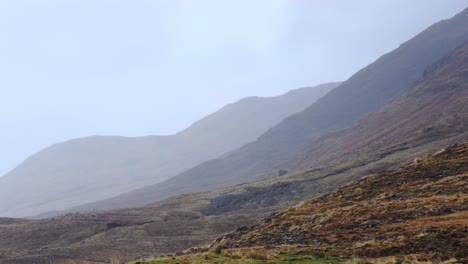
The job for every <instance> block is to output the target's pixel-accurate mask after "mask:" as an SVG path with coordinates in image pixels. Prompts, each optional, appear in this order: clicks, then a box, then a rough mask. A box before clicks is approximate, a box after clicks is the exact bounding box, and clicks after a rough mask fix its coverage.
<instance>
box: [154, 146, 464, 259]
mask: <svg viewBox="0 0 468 264" xmlns="http://www.w3.org/2000/svg"><path fill="white" fill-rule="evenodd" d="M467 190H468V143H465V144H461V145H453V146H451V147H448V148H447V149H444V150H443V151H439V152H437V153H435V154H433V155H430V156H427V157H425V158H422V159H416V160H414V161H413V162H412V163H410V164H407V165H405V166H403V167H400V168H398V169H395V170H389V171H384V172H382V173H379V174H377V175H371V176H368V177H364V178H362V179H360V180H358V181H356V182H354V183H352V184H349V185H347V186H345V187H343V188H340V189H339V190H338V191H335V192H331V193H328V194H326V195H323V196H321V197H318V198H316V199H313V200H310V201H307V202H304V203H301V204H299V205H297V206H294V207H291V208H289V209H288V210H287V211H285V212H282V213H280V214H273V215H271V216H270V217H267V218H265V219H263V220H261V221H260V222H258V223H257V224H255V225H253V226H251V227H242V228H239V229H237V231H235V232H232V233H229V234H227V235H225V236H223V237H220V238H218V239H217V240H216V241H215V242H213V243H212V244H211V245H209V246H208V247H206V248H198V249H192V250H189V251H187V252H196V251H206V250H212V252H218V253H219V252H224V254H225V256H226V258H228V259H229V256H235V257H236V258H235V259H245V258H249V256H247V255H245V254H242V253H243V252H249V250H247V249H246V248H251V249H253V250H254V251H257V254H256V256H257V259H260V258H258V256H259V255H260V256H263V258H264V259H265V260H267V259H268V258H269V257H270V258H273V259H274V258H275V255H278V254H279V252H280V251H282V252H285V251H288V250H289V251H290V250H291V249H294V250H297V249H300V250H298V251H296V255H297V256H296V259H297V260H299V259H301V258H304V257H306V256H308V257H311V256H322V257H324V256H341V257H352V258H357V259H366V260H367V261H369V260H372V259H374V260H375V259H378V258H386V259H387V261H389V260H390V259H389V257H393V258H394V261H398V262H403V261H415V260H418V261H432V262H433V263H434V262H440V261H448V260H450V261H452V262H453V261H456V262H458V263H466V261H468V255H467V253H468V252H467V251H466V249H467V245H468V239H467V238H468V236H467V224H468V220H467V219H468V211H467V205H468V204H467V201H466V200H467V199H468V192H467ZM250 252H251V250H250ZM236 253H237V254H236ZM196 258H197V256H193V255H192V256H186V257H183V258H182V259H180V258H179V259H175V260H174V263H175V262H180V261H181V260H183V261H184V263H190V260H191V259H196ZM206 259H210V258H206ZM239 262H242V261H239ZM244 262H246V261H245V260H244ZM154 263H172V262H170V261H167V262H164V261H163V260H161V261H160V262H158V261H155V262H154ZM206 263H213V262H210V261H206Z"/></svg>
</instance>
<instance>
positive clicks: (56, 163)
mask: <svg viewBox="0 0 468 264" xmlns="http://www.w3.org/2000/svg"><path fill="white" fill-rule="evenodd" d="M337 85H338V83H329V84H324V85H320V86H317V87H310V88H303V89H298V90H294V91H291V92H288V93H286V94H284V95H282V96H278V97H271V98H260V97H249V98H245V99H242V100H240V101H238V102H236V103H234V104H230V105H227V106H226V107H224V108H222V109H221V110H219V111H217V112H216V113H214V114H211V115H209V116H207V117H206V118H204V119H202V120H200V121H198V122H196V123H194V124H193V125H192V126H191V127H189V128H188V129H186V130H184V131H182V132H180V133H178V134H176V135H174V136H164V137H162V136H149V137H141V138H123V137H102V136H101V137H89V138H82V139H76V140H72V141H69V142H65V143H61V144H57V145H54V146H52V147H50V148H47V149H45V150H43V151H41V152H40V153H38V154H36V155H34V156H32V157H30V158H29V159H27V160H26V161H25V162H24V163H22V164H21V165H19V166H18V167H17V168H16V169H15V170H13V171H12V172H10V173H9V174H7V175H5V176H4V177H1V178H0V216H16V217H18V216H33V215H36V214H40V213H44V212H47V211H53V210H64V209H68V208H70V207H72V206H77V205H80V204H83V203H89V202H93V201H96V200H101V199H105V198H109V197H112V196H115V195H118V194H120V193H124V192H128V191H130V190H133V189H136V188H139V187H142V186H145V185H149V184H154V183H157V182H160V181H162V180H165V179H168V178H170V177H171V176H174V175H175V174H177V173H179V172H181V171H183V170H186V169H189V168H190V167H193V166H195V165H197V164H199V163H201V162H203V161H206V160H208V159H212V158H215V157H217V156H219V155H222V154H224V153H226V152H229V151H231V150H233V149H235V148H237V147H240V146H242V145H244V144H246V143H248V142H250V141H253V140H255V139H256V138H257V137H258V136H260V135H261V134H262V133H264V132H265V131H267V130H268V129H269V128H271V127H272V126H274V125H276V124H277V123H279V122H280V121H281V120H282V119H284V118H286V117H287V116H289V115H291V114H293V113H296V112H298V111H301V110H303V109H304V108H305V107H307V106H309V105H310V104H312V103H313V102H314V101H316V100H317V99H318V98H319V97H321V96H323V95H324V94H326V93H327V92H328V91H330V90H331V89H333V88H334V87H336V86H337Z"/></svg>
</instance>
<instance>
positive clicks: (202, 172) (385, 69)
mask: <svg viewBox="0 0 468 264" xmlns="http://www.w3.org/2000/svg"><path fill="white" fill-rule="evenodd" d="M466 40H468V9H465V10H464V11H462V12H461V13H459V14H457V15H456V16H455V17H453V18H451V19H447V20H443V21H441V22H438V23H436V24H434V25H432V26H431V27H429V28H428V29H426V30H424V31H423V32H422V33H420V34H418V35H417V36H415V37H414V38H412V39H411V40H409V41H407V42H405V43H403V44H402V45H401V46H400V47H398V48H397V49H395V50H394V51H392V52H390V53H388V54H386V55H384V56H382V57H381V58H379V59H378V60H377V61H375V62H374V63H372V64H370V65H369V66H367V67H365V68H364V69H362V70H360V71H359V72H357V73H356V74H355V75H353V76H352V77H351V78H350V79H348V80H347V81H346V82H344V83H343V84H341V85H340V86H339V87H337V88H336V89H334V90H333V91H332V92H330V93H329V94H327V95H326V96H324V97H323V98H321V99H320V100H318V101H317V102H316V103H314V104H313V105H311V106H310V107H308V108H307V109H305V110H304V111H302V112H300V113H298V114H295V115H293V116H291V117H289V118H287V119H285V120H284V121H282V122H281V123H280V124H278V125H277V126H275V127H273V128H272V129H270V130H269V131H267V132H266V133H265V134H263V135H262V136H261V137H259V138H258V139H257V140H256V141H255V142H252V143H249V144H247V145H246V146H243V147H241V148H239V149H238V150H236V151H233V152H231V153H230V154H229V155H225V156H223V157H221V158H217V159H213V160H210V161H207V162H205V163H203V164H201V165H199V166H196V167H194V168H192V169H190V170H188V171H186V172H183V173H181V174H179V175H178V176H176V177H173V178H171V179H169V180H167V181H165V182H162V183H159V184H156V185H153V186H149V187H144V188H142V189H139V190H135V191H132V192H130V193H127V194H122V195H119V196H117V197H115V198H112V199H108V200H104V201H101V202H98V203H93V204H89V205H85V206H82V207H78V208H75V209H74V210H91V209H109V208H121V207H129V206H138V205H144V204H147V203H150V202H153V201H156V200H160V199H164V198H167V197H170V196H174V195H177V194H182V193H187V192H196V191H204V190H209V189H214V188H217V187H222V186H229V185H233V184H238V183H242V182H248V181H252V180H256V179H260V178H263V177H266V176H271V175H272V174H271V172H272V170H274V169H275V168H277V167H278V166H279V165H281V164H282V163H284V162H285V161H287V160H289V159H292V158H293V157H294V156H295V155H296V154H298V153H299V152H300V151H301V150H303V149H304V148H307V147H308V146H309V145H310V144H311V143H312V142H313V141H314V140H315V139H317V138H318V137H320V136H321V135H324V134H325V133H328V132H332V131H337V130H339V129H343V128H346V127H348V126H350V125H352V124H353V123H354V122H356V121H358V120H359V119H360V118H362V117H364V116H365V115H367V114H369V113H371V112H373V111H376V110H378V109H379V108H380V107H382V105H383V104H384V103H385V102H387V101H388V100H391V99H392V98H395V97H396V96H397V95H399V94H400V93H401V92H403V91H405V90H406V89H407V88H409V87H411V86H412V85H413V84H414V83H415V82H416V81H417V80H418V79H419V78H420V77H421V75H422V74H423V72H424V70H425V69H426V68H427V67H429V66H431V65H432V64H433V63H435V62H437V61H438V60H439V59H441V58H442V57H443V56H444V55H446V54H447V53H448V52H449V51H451V50H453V49H454V48H455V47H457V46H459V45H461V44H462V43H464V42H465V41H466ZM273 173H277V171H274V172H273Z"/></svg>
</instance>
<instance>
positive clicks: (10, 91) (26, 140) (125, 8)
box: [0, 0, 468, 175]
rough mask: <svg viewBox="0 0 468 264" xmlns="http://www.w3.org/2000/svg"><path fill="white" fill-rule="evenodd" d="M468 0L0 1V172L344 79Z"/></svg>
mask: <svg viewBox="0 0 468 264" xmlns="http://www.w3.org/2000/svg"><path fill="white" fill-rule="evenodd" d="M465 7H468V0H412V1H408V0H381V1H375V0H358V1H349V0H337V1H319V0H256V1H252V0H225V1H219V0H196V1H195V0H164V1H163V0H160V1H158V0H153V1H150V0H126V1H123V0H67V1H63V0H0V175H4V174H5V173H7V172H8V171H10V170H11V169H13V168H14V167H15V166H17V165H18V164H19V163H20V162H22V161H23V160H24V159H25V158H27V157H28V156H30V155H32V154H34V153H36V152H38V151H40V150H41V149H43V148H46V147H48V146H50V145H51V144H54V143H58V142H63V141H66V140H69V139H72V138H77V137H85V136H91V135H120V136H144V135H168V134H172V133H176V132H178V131H180V130H182V129H184V128H186V127H187V126H189V125H190V124H191V123H193V122H194V121H196V120H198V119H200V118H202V117H204V116H206V115H207V114H209V113H211V112H214V111H216V110H217V109H219V108H221V107H222V106H223V105H225V104H228V103H232V102H235V101H237V100H238V99H240V98H243V97H247V96H253V95H255V96H275V95H279V94H283V93H285V92H286V91H288V90H291V89H295V88H299V87H304V86H311V85H317V84H320V83H324V82H329V81H342V80H346V79H347V78H349V77H350V76H351V75H352V74H353V73H355V72H356V71H357V70H359V69H361V68H362V67H364V66H366V65H367V64H369V63H371V62H373V61H374V60H376V59H377V58H378V57H379V56H381V55H383V54H385V53H386V52H389V51H391V50H392V49H394V48H396V47H398V46H399V45H400V44H401V43H402V42H404V41H406V40H408V39H410V38H411V37H413V36H414V35H416V34H417V33H419V32H420V31H422V30H424V29H425V28H426V27H428V26H430V25H431V24H433V23H435V22H437V21H440V20H442V19H446V18H450V17H452V16H453V15H455V14H456V13H458V12H460V11H461V10H463V9H464V8H465Z"/></svg>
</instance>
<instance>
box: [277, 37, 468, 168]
mask: <svg viewBox="0 0 468 264" xmlns="http://www.w3.org/2000/svg"><path fill="white" fill-rule="evenodd" d="M467 83H468V42H465V43H464V44H462V45H461V46H460V47H458V48H456V49H455V50H454V51H452V52H450V53H449V54H448V55H447V56H444V57H443V58H442V59H441V60H439V61H438V62H437V63H435V64H433V65H432V66H430V67H429V68H427V69H426V70H425V71H424V73H423V75H422V76H421V78H420V79H419V80H418V81H417V82H416V83H415V85H414V86H413V87H411V88H410V89H408V90H407V91H405V92H403V93H402V94H401V95H400V96H398V97H397V98H395V99H393V100H391V101H390V102H388V103H387V104H385V105H384V106H383V107H382V108H380V109H379V110H378V111H376V112H374V113H371V114H369V115H368V116H366V117H365V118H363V119H361V120H359V121H358V122H357V123H356V124H355V125H354V126H352V127H350V128H347V129H344V130H341V131H338V132H335V133H330V134H327V135H325V136H323V137H321V138H319V139H318V140H316V141H314V143H313V144H311V145H310V146H309V147H308V148H307V149H305V150H304V151H302V152H301V153H300V154H298V155H296V156H295V157H294V158H293V159H291V160H290V161H288V162H286V163H284V164H282V165H281V166H279V167H278V168H281V169H283V170H290V171H297V170H303V169H307V168H309V167H317V166H324V164H327V163H330V162H333V161H334V160H340V162H343V158H344V157H346V160H347V162H356V161H358V162H359V163H369V162H372V161H373V160H379V159H383V158H384V157H386V156H389V155H393V154H395V153H400V154H402V153H405V151H406V152H408V151H410V152H414V151H415V150H416V149H433V147H430V145H438V146H443V145H447V141H450V140H452V141H455V142H457V141H458V142H463V141H465V140H468V86H467ZM408 154H409V153H407V154H406V155H402V156H403V157H404V156H407V155H408ZM401 161H403V160H401Z"/></svg>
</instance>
